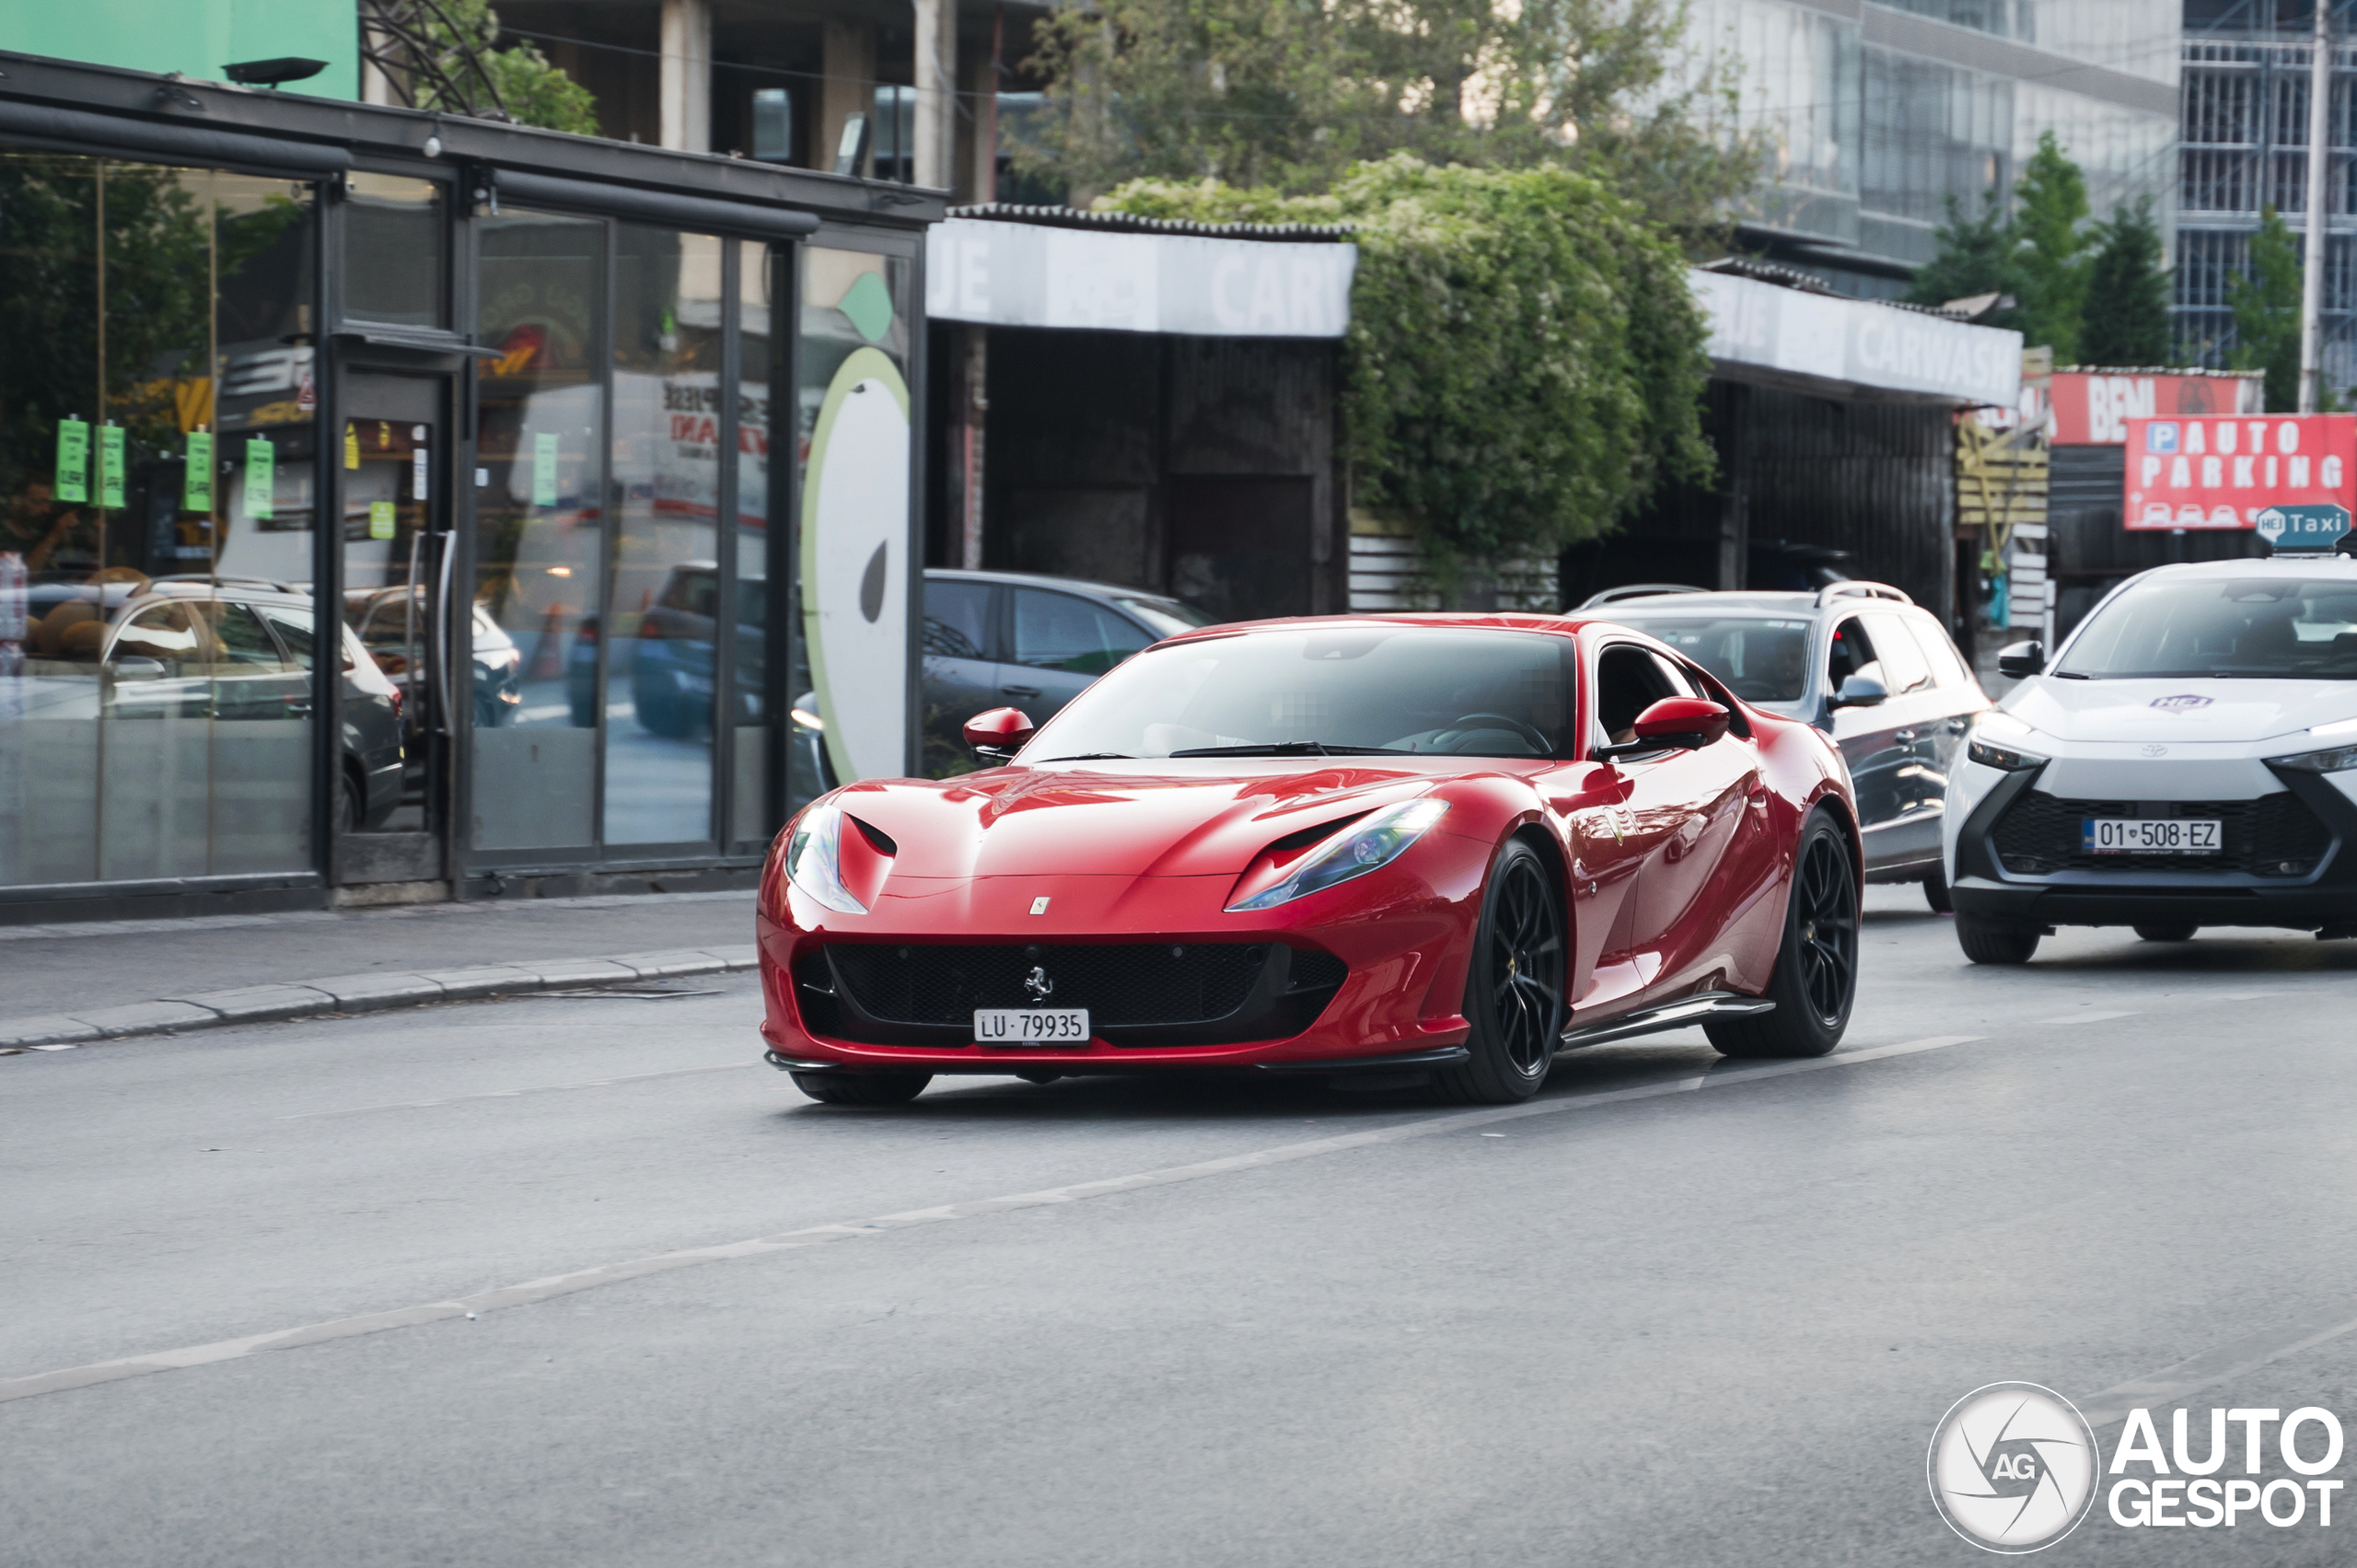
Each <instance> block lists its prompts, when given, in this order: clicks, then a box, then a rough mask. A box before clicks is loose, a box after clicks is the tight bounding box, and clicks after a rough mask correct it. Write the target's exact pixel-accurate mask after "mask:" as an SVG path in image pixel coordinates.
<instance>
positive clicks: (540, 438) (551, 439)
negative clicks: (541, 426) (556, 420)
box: [532, 431, 556, 506]
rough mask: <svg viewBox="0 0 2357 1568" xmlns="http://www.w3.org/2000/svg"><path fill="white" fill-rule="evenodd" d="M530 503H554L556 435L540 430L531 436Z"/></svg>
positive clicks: (548, 504)
mask: <svg viewBox="0 0 2357 1568" xmlns="http://www.w3.org/2000/svg"><path fill="white" fill-rule="evenodd" d="M532 505H535V506H553V505H556V436H555V434H554V433H553V432H550V431H542V432H541V433H540V435H537V436H533V437H532Z"/></svg>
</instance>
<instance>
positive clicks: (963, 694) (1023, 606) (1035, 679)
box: [919, 567, 1213, 778]
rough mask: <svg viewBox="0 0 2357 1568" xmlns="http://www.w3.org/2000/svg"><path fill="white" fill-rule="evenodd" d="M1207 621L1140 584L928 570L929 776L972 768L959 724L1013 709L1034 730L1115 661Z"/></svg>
mask: <svg viewBox="0 0 2357 1568" xmlns="http://www.w3.org/2000/svg"><path fill="white" fill-rule="evenodd" d="M1211 624H1213V618H1212V617H1211V616H1208V615H1205V614H1204V613H1203V612H1202V610H1197V609H1196V608H1195V607H1194V606H1192V605H1190V604H1186V603H1183V602H1182V601H1180V600H1179V599H1175V598H1166V597H1165V596H1163V595H1161V594H1151V593H1147V592H1145V591H1144V589H1142V588H1125V587H1116V586H1114V585H1112V584H1109V583H1085V582H1078V581H1075V580H1074V579H1072V578H1068V577H1035V576H1031V575H1027V574H1023V573H1017V572H962V571H955V570H951V569H949V568H946V567H929V568H927V569H926V572H925V575H924V642H923V657H924V754H923V758H922V759H921V761H920V763H919V767H920V769H921V771H922V772H923V773H924V774H925V775H926V776H927V777H930V778H941V777H945V776H946V775H947V774H950V773H955V772H964V771H966V770H967V769H968V768H970V767H971V766H972V765H973V764H972V762H971V761H970V757H969V754H968V752H967V749H966V742H965V738H964V736H963V734H962V726H964V724H965V722H966V721H967V720H968V719H970V718H971V717H973V716H974V715H975V714H978V713H981V712H982V711H983V710H984V709H987V708H1007V707H1012V708H1020V709H1021V710H1023V712H1024V714H1026V715H1027V716H1028V717H1029V719H1030V720H1031V722H1032V724H1033V725H1034V726H1038V725H1042V724H1045V723H1047V722H1048V720H1049V718H1050V717H1051V716H1052V715H1053V714H1056V713H1058V712H1059V711H1061V710H1062V707H1063V705H1064V704H1065V703H1069V702H1071V701H1072V700H1073V699H1074V697H1077V696H1079V695H1080V693H1081V692H1082V691H1086V689H1087V687H1088V685H1089V683H1090V682H1091V681H1093V680H1095V679H1097V677H1098V676H1100V675H1102V674H1104V673H1105V672H1106V671H1107V670H1109V669H1110V668H1113V667H1114V666H1115V665H1117V664H1119V663H1120V662H1121V661H1122V660H1123V659H1125V658H1128V657H1129V656H1131V655H1132V654H1133V653H1136V652H1137V651H1138V650H1139V649H1140V648H1143V647H1145V646H1146V645H1149V644H1152V643H1158V642H1160V641H1161V640H1162V639H1163V638H1165V637H1170V636H1176V635H1177V634H1178V633H1181V632H1186V631H1191V630H1192V629H1193V628H1195V627H1198V626H1209V625H1211Z"/></svg>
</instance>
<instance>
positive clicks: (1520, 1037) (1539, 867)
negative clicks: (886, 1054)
mask: <svg viewBox="0 0 2357 1568" xmlns="http://www.w3.org/2000/svg"><path fill="white" fill-rule="evenodd" d="M1568 926H1569V923H1568V922H1567V921H1566V920H1565V919H1564V916H1563V897H1562V889H1561V888H1560V887H1559V886H1558V884H1557V879H1556V877H1554V875H1553V874H1552V873H1551V872H1550V869H1549V867H1548V863H1547V861H1546V859H1545V858H1544V857H1543V856H1541V855H1540V854H1539V853H1538V851H1537V850H1535V849H1533V848H1532V847H1531V846H1530V845H1529V844H1527V843H1526V842H1523V841H1522V840H1520V839H1509V840H1507V841H1506V842H1505V846H1504V848H1503V849H1501V850H1500V851H1499V852H1498V858H1497V861H1496V863H1495V864H1494V865H1492V868H1491V872H1490V890H1489V892H1488V894H1487V895H1486V896H1485V897H1484V898H1483V899H1482V900H1481V919H1480V923H1479V925H1477V926H1476V927H1475V929H1474V933H1473V964H1472V970H1471V972H1470V973H1469V974H1468V975H1467V976H1466V981H1465V1016H1466V1019H1467V1021H1468V1022H1469V1023H1470V1024H1471V1025H1472V1026H1473V1028H1472V1032H1471V1034H1470V1035H1469V1036H1468V1038H1467V1040H1466V1042H1465V1044H1466V1049H1467V1051H1469V1053H1470V1056H1469V1060H1467V1061H1465V1062H1463V1063H1459V1064H1457V1065H1456V1066H1454V1067H1444V1068H1442V1069H1440V1070H1439V1071H1438V1072H1436V1073H1434V1074H1433V1081H1434V1089H1435V1091H1436V1092H1437V1094H1438V1095H1439V1097H1440V1098H1444V1099H1448V1100H1453V1101H1457V1102H1459V1103H1465V1104H1480V1105H1512V1104H1514V1103H1515V1101H1517V1100H1526V1099H1528V1098H1530V1097H1531V1096H1532V1095H1535V1094H1537V1093H1538V1089H1539V1086H1540V1085H1542V1084H1544V1083H1546V1081H1547V1070H1548V1069H1549V1068H1550V1067H1551V1066H1553V1065H1554V1063H1555V1048H1556V1046H1557V1045H1558V1044H1560V1043H1561V1042H1562V1035H1563V1022H1564V1017H1565V1012H1566V1005H1565V999H1564V992H1565V982H1566V979H1567V977H1568V974H1569V972H1570V966H1569V964H1568V963H1567V961H1566V959H1567V957H1568V955H1569V952H1570V944H1569V942H1568V940H1567V935H1568Z"/></svg>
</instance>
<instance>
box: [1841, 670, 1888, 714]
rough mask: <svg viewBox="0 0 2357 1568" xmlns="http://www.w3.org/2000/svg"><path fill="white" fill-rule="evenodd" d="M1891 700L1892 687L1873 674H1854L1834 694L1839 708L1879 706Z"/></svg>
mask: <svg viewBox="0 0 2357 1568" xmlns="http://www.w3.org/2000/svg"><path fill="white" fill-rule="evenodd" d="M1889 700H1890V688H1889V687H1887V686H1885V685H1884V684H1883V683H1882V682H1881V681H1879V680H1876V679H1875V678H1874V677H1873V676H1871V675H1852V676H1851V677H1849V678H1848V679H1845V680H1843V681H1842V682H1841V690H1840V691H1836V692H1835V693H1834V694H1833V704H1832V705H1833V706H1835V707H1837V708H1878V707H1880V706H1882V704H1883V703H1887V702H1888V701H1889Z"/></svg>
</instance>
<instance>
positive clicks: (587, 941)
mask: <svg viewBox="0 0 2357 1568" xmlns="http://www.w3.org/2000/svg"><path fill="white" fill-rule="evenodd" d="M752 938H753V894H752V893H751V891H750V890H735V891H728V892H713V893H668V894H667V893H655V894H644V895H628V896H610V897H599V898H584V899H532V900H517V901H514V902H482V903H465V904H415V905H408V906H403V907H399V908H392V909H370V910H337V911H329V910H307V911H302V912H295V913H288V914H255V915H214V916H206V917H199V918H196V919H190V920H125V921H94V922H90V923H76V924H68V925H35V926H22V925H20V926H0V1049H6V1048H16V1047H28V1046H38V1045H42V1044H72V1043H77V1042H79V1041H81V1040H97V1039H105V1038H111V1037H114V1036H118V1035H123V1034H144V1033H151V1032H155V1031H157V1030H159V1029H167V1028H171V1029H180V1028H207V1027H212V1026H216V1025H220V1024H224V1023H245V1022H250V1021H256V1020H259V1019H263V1018H273V1017H293V1016H298V1015H301V1014H305V1013H325V1012H357V1011H362V1010H365V1009H368V1008H371V1007H388V1006H406V1005H412V1004H414V1003H417V1002H426V1001H435V1000H449V999H456V998H458V997H461V996H482V995H492V994H495V993H501V992H516V991H536V990H544V989H547V988H549V987H551V986H558V985H563V986H572V985H588V984H598V983H614V982H619V981H634V980H642V979H653V978H657V977H668V976H679V975H688V974H711V973H719V972H724V971H727V970H742V969H749V968H751V967H752V963H753V949H752Z"/></svg>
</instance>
